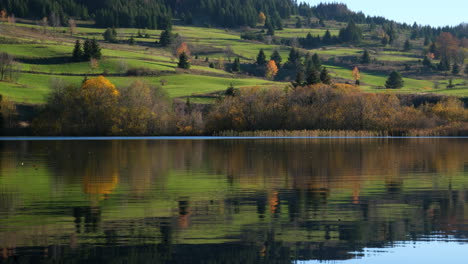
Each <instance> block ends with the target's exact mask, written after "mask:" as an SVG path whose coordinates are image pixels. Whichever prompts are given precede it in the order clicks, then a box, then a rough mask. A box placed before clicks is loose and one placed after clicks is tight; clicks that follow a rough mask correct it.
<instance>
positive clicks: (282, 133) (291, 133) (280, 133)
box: [214, 130, 390, 137]
mask: <svg viewBox="0 0 468 264" xmlns="http://www.w3.org/2000/svg"><path fill="white" fill-rule="evenodd" d="M214 136H219V137H388V136H390V135H389V134H388V133H387V132H385V131H381V132H379V131H352V130H274V131H273V130H264V131H242V132H239V131H233V130H230V131H222V132H219V133H216V134H215V135H214Z"/></svg>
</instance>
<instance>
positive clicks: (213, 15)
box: [0, 0, 468, 40]
mask: <svg viewBox="0 0 468 264" xmlns="http://www.w3.org/2000/svg"><path fill="white" fill-rule="evenodd" d="M0 10H5V11H6V13H7V14H8V15H14V16H16V17H22V18H32V19H37V20H39V19H43V18H44V17H47V18H48V20H49V21H50V22H51V23H53V24H55V25H68V23H69V20H70V18H74V19H83V20H89V19H94V20H95V22H96V25H97V26H99V27H137V28H149V29H169V28H170V26H171V24H172V18H178V19H180V21H182V22H183V23H185V24H200V25H205V26H210V25H213V26H223V27H230V28H231V27H234V28H235V27H242V26H250V27H255V26H256V25H257V24H258V23H259V22H260V24H265V26H267V28H273V29H274V28H276V29H281V27H282V26H281V23H282V22H281V19H286V18H289V17H290V16H291V15H301V16H303V17H305V18H306V20H307V21H308V23H307V24H308V25H310V24H311V22H310V21H311V20H312V19H319V21H320V22H319V25H322V26H323V21H324V20H336V21H340V22H350V21H353V22H354V23H356V24H367V25H369V26H370V28H374V27H375V26H376V25H382V26H385V27H386V28H391V30H393V31H398V30H411V36H412V38H417V37H421V38H428V39H430V40H434V39H435V38H436V37H437V36H438V35H440V34H441V33H442V32H450V33H452V34H453V35H454V36H456V37H457V38H464V37H465V38H468V27H467V26H466V25H463V24H461V25H459V26H446V27H437V28H436V27H431V26H421V25H418V24H413V25H409V24H406V23H397V22H395V21H392V20H389V19H386V18H383V17H378V16H366V15H365V14H363V13H362V12H353V11H351V10H349V8H348V7H347V6H346V5H345V4H338V3H320V4H318V5H316V6H312V5H310V4H307V3H304V2H300V3H297V1H294V0H266V1H265V0H250V1H242V0H179V1H173V0H106V1H96V0H14V1H12V0H0ZM260 13H262V14H263V15H264V16H265V20H264V21H261V19H259V14H260ZM391 30H387V33H390V34H388V35H389V37H391V35H392V34H391V33H392V32H391Z"/></svg>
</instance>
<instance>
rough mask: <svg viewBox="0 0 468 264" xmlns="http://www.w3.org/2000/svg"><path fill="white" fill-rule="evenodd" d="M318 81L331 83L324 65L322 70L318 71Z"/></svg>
mask: <svg viewBox="0 0 468 264" xmlns="http://www.w3.org/2000/svg"><path fill="white" fill-rule="evenodd" d="M320 81H321V82H322V83H324V84H331V82H332V81H331V76H330V73H328V70H327V68H326V67H323V69H322V71H321V72H320Z"/></svg>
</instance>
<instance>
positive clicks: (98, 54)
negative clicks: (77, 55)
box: [91, 38, 102, 60]
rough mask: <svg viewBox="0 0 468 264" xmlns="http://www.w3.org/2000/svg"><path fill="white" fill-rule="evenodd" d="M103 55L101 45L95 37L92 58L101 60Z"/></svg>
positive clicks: (92, 41) (92, 45)
mask: <svg viewBox="0 0 468 264" xmlns="http://www.w3.org/2000/svg"><path fill="white" fill-rule="evenodd" d="M101 57H102V54H101V47H100V46H99V43H98V42H97V40H96V39H94V38H93V39H92V40H91V58H93V59H97V60H99V59H101Z"/></svg>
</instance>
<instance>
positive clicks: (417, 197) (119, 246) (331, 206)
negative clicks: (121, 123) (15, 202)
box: [0, 139, 468, 263]
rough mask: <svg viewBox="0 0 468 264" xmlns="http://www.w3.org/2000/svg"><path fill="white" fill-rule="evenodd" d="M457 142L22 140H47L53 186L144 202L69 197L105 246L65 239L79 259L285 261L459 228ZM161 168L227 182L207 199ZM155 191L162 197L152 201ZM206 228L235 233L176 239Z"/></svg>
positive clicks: (462, 211)
mask: <svg viewBox="0 0 468 264" xmlns="http://www.w3.org/2000/svg"><path fill="white" fill-rule="evenodd" d="M7 145H8V144H7ZM467 147H468V142H466V141H464V140H457V139H451V140H442V139H440V140H408V139H399V140H359V141H356V140H345V141H333V140H283V141H274V142H271V141H268V140H258V141H248V140H246V141H240V140H235V141H106V142H99V141H97V142H79V143H78V142H58V143H47V144H45V143H40V142H33V143H30V144H28V145H27V146H26V147H25V148H23V150H22V151H24V153H29V152H35V151H38V152H41V151H42V152H45V150H47V153H49V154H48V156H47V159H48V164H49V167H50V170H51V172H52V176H51V178H53V182H54V184H55V185H57V186H67V185H69V184H79V185H78V186H80V185H82V186H83V190H84V192H85V193H87V194H90V195H89V196H94V195H97V196H99V197H103V196H107V197H108V198H109V199H112V198H113V194H115V192H116V191H117V184H118V185H120V186H122V187H123V188H122V190H119V195H121V196H122V197H124V199H126V198H128V199H133V200H132V201H138V202H140V203H142V204H144V203H146V202H148V206H155V208H154V212H151V213H152V214H151V215H150V216H147V217H146V216H145V217H135V219H133V218H131V215H130V216H129V217H128V218H129V219H123V220H122V219H104V218H103V217H101V215H106V214H104V213H105V212H106V210H109V208H108V207H106V206H108V205H104V203H106V202H108V201H106V202H103V203H102V204H101V207H98V206H96V204H93V203H92V204H91V206H77V207H74V208H75V209H73V216H74V221H75V224H76V230H79V232H82V233H87V235H89V236H93V235H96V236H97V235H98V233H99V234H100V235H102V234H101V233H102V232H103V234H104V238H102V239H103V240H105V244H106V247H104V248H99V249H97V250H96V251H87V250H86V249H79V250H77V251H76V254H78V256H77V257H78V258H80V259H83V260H87V262H88V263H99V261H98V260H99V259H100V258H99V255H98V252H100V254H108V255H109V256H110V258H109V261H112V260H115V262H126V261H139V262H138V263H145V262H155V263H184V261H190V262H191V263H290V262H291V260H292V259H310V258H315V259H320V260H327V259H346V258H349V257H351V256H350V255H349V254H348V253H347V252H349V251H352V250H359V249H360V248H362V247H366V246H383V245H385V244H386V243H391V242H392V241H399V240H407V239H409V238H412V239H416V238H418V237H419V236H421V235H430V234H432V232H434V231H439V232H444V233H445V234H452V235H455V236H458V237H460V238H463V237H465V238H466V237H468V230H467V228H466V225H465V223H466V219H467V217H468V216H467V212H468V207H467V206H466V204H467V203H466V202H467V201H468V200H467V198H468V195H467V193H466V190H465V187H464V185H465V183H466V180H464V178H465V175H466V170H467V169H466V164H468V148H467ZM3 148H7V149H8V148H9V150H10V151H16V150H17V148H16V146H13V145H11V146H6V145H3ZM24 153H23V154H24ZM64 153H65V154H64ZM2 155H5V154H2ZM18 156H21V154H19V155H18ZM8 159H9V162H8V163H7V162H6V160H8ZM8 159H5V160H3V159H2V160H0V164H2V166H3V164H6V165H5V168H9V169H10V170H12V169H11V168H12V166H11V165H9V166H8V164H9V163H11V164H14V163H17V161H16V160H14V159H12V158H11V157H9V158H8ZM3 169H4V168H3V167H2V170H3ZM171 170H174V171H177V172H178V174H179V175H180V173H187V175H190V173H192V172H195V173H198V172H202V173H205V174H207V175H225V177H226V182H225V185H226V186H219V187H220V188H219V190H226V189H227V191H223V193H221V194H219V192H220V191H217V192H218V193H217V195H216V196H215V197H216V199H217V200H213V199H214V198H212V196H210V195H208V194H207V195H206V196H204V195H203V194H201V195H200V194H198V193H197V194H196V195H195V194H194V192H192V191H191V190H190V188H189V189H181V190H178V189H177V186H171V189H169V188H168V187H167V186H168V184H167V183H168V182H169V179H170V177H177V173H176V174H172V173H170V172H171ZM0 175H2V176H4V175H5V173H2V174H0ZM194 184H196V181H194ZM219 184H220V185H221V184H223V183H221V182H220V183H219ZM89 196H88V197H89ZM195 196H196V199H194V197H195ZM3 197H6V198H5V202H4V203H6V204H9V203H10V200H11V199H10V198H8V197H7V196H3ZM167 197H172V198H170V199H174V201H172V202H173V203H172V204H171V205H168V204H167V203H166V205H165V206H166V207H168V208H160V207H158V206H160V205H159V204H158V203H159V202H161V204H163V202H166V199H168V198H167ZM1 202H2V201H0V205H2V203H1ZM112 202H114V203H119V202H120V200H118V199H116V200H114V201H112ZM118 205H119V206H122V207H123V204H122V205H121V204H118ZM125 206H127V205H125ZM112 209H113V210H115V208H112ZM149 209H153V208H149ZM161 212H165V213H167V214H162V215H159V213H161ZM168 212H169V213H168ZM101 221H104V222H103V223H101ZM244 221H245V222H244ZM211 228H217V229H216V230H219V232H220V233H219V237H220V239H222V238H226V239H231V241H232V240H235V241H237V242H236V243H230V242H226V243H214V242H209V243H208V242H207V243H205V242H204V241H203V240H200V242H199V244H196V243H194V244H193V245H187V244H184V239H191V238H196V236H197V235H199V234H202V235H203V234H204V233H203V232H204V231H211V230H208V229H211ZM231 228H232V229H231ZM100 229H102V230H100ZM140 235H141V236H140ZM127 243H128V244H127ZM192 243H193V242H192ZM140 245H145V246H140ZM74 254H75V253H74ZM64 258H65V257H64ZM229 261H231V262H229Z"/></svg>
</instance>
